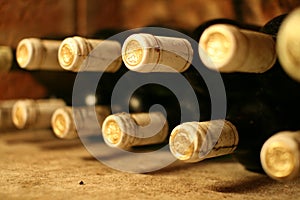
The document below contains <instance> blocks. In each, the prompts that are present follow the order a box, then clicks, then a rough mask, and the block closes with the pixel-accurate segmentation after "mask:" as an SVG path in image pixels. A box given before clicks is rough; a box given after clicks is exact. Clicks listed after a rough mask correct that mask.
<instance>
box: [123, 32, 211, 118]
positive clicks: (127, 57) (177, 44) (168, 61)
mask: <svg viewBox="0 0 300 200" xmlns="http://www.w3.org/2000/svg"><path fill="white" fill-rule="evenodd" d="M193 56H194V50H193V47H192V45H191V43H190V42H189V41H188V40H187V39H185V38H179V37H170V36H154V35H152V34H145V33H140V34H133V35H131V36H129V37H128V38H127V39H126V40H125V42H124V44H123V47H122V59H123V62H124V64H125V65H126V67H127V68H128V69H130V70H131V71H136V72H143V73H151V72H155V73H156V75H157V77H159V76H160V77H162V78H163V76H165V78H163V79H169V80H173V82H174V84H175V83H176V84H178V83H179V80H178V81H177V78H180V77H178V73H181V74H182V75H183V76H184V77H185V78H186V80H187V82H188V83H189V84H190V85H191V87H192V89H193V90H194V91H195V94H196V96H197V99H198V102H199V107H200V110H201V116H200V117H201V120H205V119H209V117H210V110H209V108H210V105H209V104H210V100H209V92H208V89H207V87H206V84H205V82H204V79H203V78H202V76H201V74H200V73H199V72H198V71H197V70H196V69H195V68H194V67H193V66H191V63H192V59H193ZM182 95H184V94H182Z"/></svg>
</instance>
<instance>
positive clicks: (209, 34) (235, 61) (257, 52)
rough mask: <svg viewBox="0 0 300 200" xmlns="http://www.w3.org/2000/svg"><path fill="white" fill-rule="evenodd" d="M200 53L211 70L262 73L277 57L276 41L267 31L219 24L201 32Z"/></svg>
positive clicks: (271, 65)
mask: <svg viewBox="0 0 300 200" xmlns="http://www.w3.org/2000/svg"><path fill="white" fill-rule="evenodd" d="M199 56H200V58H201V60H202V62H203V63H204V65H205V66H207V67H208V68H210V69H212V70H216V71H220V72H227V73H228V72H247V73H263V72H265V71H267V70H269V69H270V68H271V67H273V65H274V63H275V61H276V51H275V41H274V40H273V38H272V36H271V35H268V34H264V33H261V32H257V31H252V30H246V29H241V28H239V27H237V26H233V25H225V24H216V25H212V26H210V27H208V28H207V29H205V31H204V32H203V34H202V35H201V37H200V40H199Z"/></svg>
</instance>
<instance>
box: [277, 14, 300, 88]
mask: <svg viewBox="0 0 300 200" xmlns="http://www.w3.org/2000/svg"><path fill="white" fill-rule="evenodd" d="M281 19H282V20H280V22H281V23H280V25H279V30H276V31H278V34H277V46H276V47H277V48H276V49H277V53H278V57H279V62H280V64H281V66H282V68H283V70H284V71H285V72H286V73H287V74H288V75H289V76H290V77H291V78H292V79H294V80H295V81H298V82H300V75H299V74H300V73H299V63H300V59H299V46H300V37H299V33H300V29H299V27H298V21H299V19H300V8H297V9H295V10H293V11H292V12H291V13H289V14H288V15H287V16H284V17H281ZM276 21H279V20H276ZM274 32H275V31H274Z"/></svg>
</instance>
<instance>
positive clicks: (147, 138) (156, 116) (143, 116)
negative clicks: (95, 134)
mask: <svg viewBox="0 0 300 200" xmlns="http://www.w3.org/2000/svg"><path fill="white" fill-rule="evenodd" d="M102 134H103V138H104V141H105V142H106V144H107V145H109V146H111V147H117V148H121V149H129V148H131V147H134V146H144V145H150V144H159V143H162V142H164V141H165V140H166V137H167V135H168V123H167V120H166V118H165V116H164V115H163V114H162V113H159V112H150V113H136V114H129V113H117V114H113V115H110V116H108V117H107V118H106V119H105V120H104V122H103V126H102Z"/></svg>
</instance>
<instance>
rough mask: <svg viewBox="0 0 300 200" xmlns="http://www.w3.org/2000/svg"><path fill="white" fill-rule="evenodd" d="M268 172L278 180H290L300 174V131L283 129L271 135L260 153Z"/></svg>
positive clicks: (265, 169)
mask: <svg viewBox="0 0 300 200" xmlns="http://www.w3.org/2000/svg"><path fill="white" fill-rule="evenodd" d="M260 160H261V164H262V167H263V169H264V171H265V172H266V174H267V175H268V176H270V177H271V178H272V179H275V180H278V181H288V180H292V179H295V178H297V177H299V174H300V131H296V132H292V131H282V132H279V133H277V134H275V135H273V136H272V137H270V138H269V139H268V140H267V141H266V142H265V143H264V145H263V147H262V149H261V153H260Z"/></svg>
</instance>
